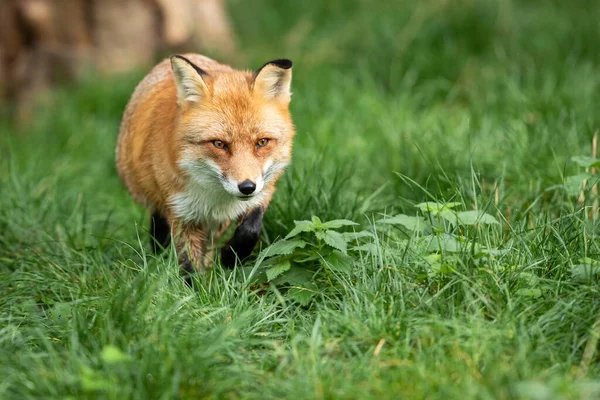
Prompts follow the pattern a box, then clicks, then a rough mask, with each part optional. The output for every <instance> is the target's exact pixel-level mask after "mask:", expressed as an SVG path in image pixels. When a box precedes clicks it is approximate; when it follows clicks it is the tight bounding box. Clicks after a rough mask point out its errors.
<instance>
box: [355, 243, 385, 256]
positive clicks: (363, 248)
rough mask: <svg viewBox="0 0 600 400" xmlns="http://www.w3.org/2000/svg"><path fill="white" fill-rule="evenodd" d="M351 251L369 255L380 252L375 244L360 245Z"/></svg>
mask: <svg viewBox="0 0 600 400" xmlns="http://www.w3.org/2000/svg"><path fill="white" fill-rule="evenodd" d="M352 250H354V251H364V252H366V253H369V254H377V253H378V252H379V251H380V248H379V246H377V245H376V244H375V243H365V244H361V245H360V246H354V247H352Z"/></svg>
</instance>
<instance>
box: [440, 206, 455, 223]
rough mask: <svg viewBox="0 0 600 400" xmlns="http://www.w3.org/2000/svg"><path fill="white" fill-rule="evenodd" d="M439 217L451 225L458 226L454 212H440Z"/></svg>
mask: <svg viewBox="0 0 600 400" xmlns="http://www.w3.org/2000/svg"><path fill="white" fill-rule="evenodd" d="M439 215H440V217H442V218H444V219H445V220H446V221H448V222H450V223H451V224H453V225H458V215H457V214H456V211H454V210H442V211H440V212H439Z"/></svg>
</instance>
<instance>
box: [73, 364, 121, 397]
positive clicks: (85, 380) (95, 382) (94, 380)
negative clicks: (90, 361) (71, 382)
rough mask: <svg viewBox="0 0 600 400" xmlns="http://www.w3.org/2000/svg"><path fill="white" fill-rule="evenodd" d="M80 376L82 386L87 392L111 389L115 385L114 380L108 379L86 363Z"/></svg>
mask: <svg viewBox="0 0 600 400" xmlns="http://www.w3.org/2000/svg"><path fill="white" fill-rule="evenodd" d="M79 378H80V383H81V387H82V388H83V390H84V391H86V392H94V391H102V390H110V389H111V388H112V387H114V382H111V381H110V380H108V379H106V378H105V377H104V376H103V375H102V374H101V373H99V372H97V371H95V370H93V369H91V368H90V367H88V366H86V365H84V366H82V367H81V372H80V375H79Z"/></svg>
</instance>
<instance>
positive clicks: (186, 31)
mask: <svg viewBox="0 0 600 400" xmlns="http://www.w3.org/2000/svg"><path fill="white" fill-rule="evenodd" d="M185 49H188V50H190V49H204V50H205V51H210V50H218V51H219V52H220V53H221V54H223V55H226V56H228V57H230V58H232V59H233V57H234V56H235V53H234V50H235V39H234V35H233V33H232V29H231V21H230V17H229V15H228V12H227V7H226V4H225V2H224V1H223V0H127V1H124V0H3V2H2V3H1V4H0V76H1V78H2V79H1V81H2V86H1V90H2V95H3V96H4V97H5V98H6V99H8V100H9V101H12V102H16V103H17V105H18V109H19V110H21V112H25V111H26V110H27V109H28V108H29V107H30V106H31V102H32V101H33V99H34V98H35V97H36V95H37V94H39V93H40V92H42V91H44V90H47V89H49V88H50V87H51V86H52V85H55V84H57V83H60V82H61V81H63V82H64V81H68V80H77V79H81V77H82V76H83V75H84V74H85V73H90V72H94V71H95V72H99V73H104V74H110V73H118V72H124V71H128V70H131V69H134V68H140V67H144V66H148V65H150V64H152V63H154V62H155V61H156V60H157V58H158V56H159V55H161V54H163V53H165V52H167V51H178V50H180V51H183V50H185Z"/></svg>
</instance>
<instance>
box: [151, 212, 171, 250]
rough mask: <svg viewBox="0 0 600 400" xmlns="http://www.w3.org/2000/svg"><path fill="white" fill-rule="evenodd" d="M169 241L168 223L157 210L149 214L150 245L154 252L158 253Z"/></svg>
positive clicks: (169, 230) (169, 229)
mask: <svg viewBox="0 0 600 400" xmlns="http://www.w3.org/2000/svg"><path fill="white" fill-rule="evenodd" d="M170 241H171V228H170V227H169V223H168V222H167V220H166V219H165V217H163V216H162V215H161V214H160V213H159V212H154V213H152V215H151V216H150V245H151V246H152V251H153V252H154V254H159V253H160V252H161V251H162V249H164V248H165V247H167V245H168V244H169V242H170Z"/></svg>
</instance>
